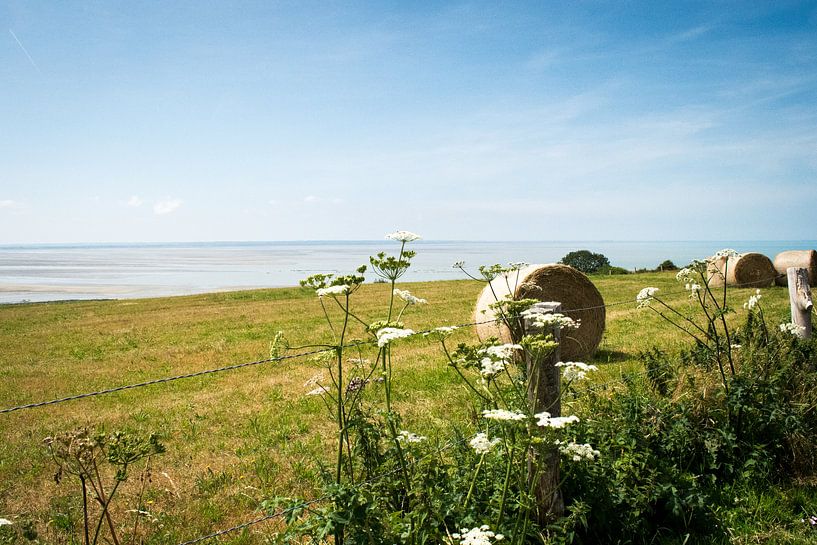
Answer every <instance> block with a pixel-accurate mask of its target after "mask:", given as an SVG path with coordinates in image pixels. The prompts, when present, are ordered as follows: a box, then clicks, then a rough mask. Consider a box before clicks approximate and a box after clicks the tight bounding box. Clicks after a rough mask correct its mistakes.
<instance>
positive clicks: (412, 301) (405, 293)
mask: <svg viewBox="0 0 817 545" xmlns="http://www.w3.org/2000/svg"><path fill="white" fill-rule="evenodd" d="M394 294H395V295H396V296H397V297H399V298H400V299H402V300H403V301H405V302H406V303H408V304H409V305H425V304H426V303H428V301H426V300H425V299H421V298H419V297H415V296H413V295H412V294H411V293H410V292H409V290H401V289H397V288H394Z"/></svg>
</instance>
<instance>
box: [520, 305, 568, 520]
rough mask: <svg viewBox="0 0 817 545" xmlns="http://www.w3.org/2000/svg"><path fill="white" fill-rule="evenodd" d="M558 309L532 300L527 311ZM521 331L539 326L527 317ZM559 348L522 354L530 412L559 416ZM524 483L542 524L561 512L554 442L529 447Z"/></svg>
mask: <svg viewBox="0 0 817 545" xmlns="http://www.w3.org/2000/svg"><path fill="white" fill-rule="evenodd" d="M561 309H562V304H561V303H544V302H543V303H536V304H534V305H533V306H532V307H531V310H532V311H533V312H535V313H539V314H551V313H557V312H559V311H560V310H561ZM523 328H524V329H523V330H524V332H525V333H526V334H534V333H540V332H541V328H537V326H536V325H535V324H534V323H533V320H531V319H525V322H524V324H523ZM552 334H553V338H554V340H555V341H556V342H559V340H560V338H561V334H560V329H559V327H558V326H556V327H554V328H553V331H552ZM559 358H560V350H559V347H558V346H557V347H556V349H555V350H554V351H553V352H552V353H551V354H549V355H548V356H545V357H541V358H537V357H535V355H532V354H526V355H525V365H526V367H527V372H528V403H529V405H530V408H531V410H532V411H533V413H534V414H536V413H540V412H542V411H547V412H549V413H550V415H551V416H561V415H562V408H561V401H560V396H561V375H560V374H559V368H558V367H555V364H556V363H557V362H558V361H559ZM528 483H529V484H530V485H531V486H532V487H533V490H534V494H535V496H536V506H537V509H536V512H535V516H536V519H537V521H538V522H539V523H540V524H542V525H544V524H547V523H549V522H552V521H553V519H554V518H559V517H561V516H562V515H563V514H564V509H565V506H564V500H563V499H562V492H561V490H559V450H558V449H557V448H556V445H545V446H544V447H539V448H538V449H534V450H531V452H530V453H529V456H528Z"/></svg>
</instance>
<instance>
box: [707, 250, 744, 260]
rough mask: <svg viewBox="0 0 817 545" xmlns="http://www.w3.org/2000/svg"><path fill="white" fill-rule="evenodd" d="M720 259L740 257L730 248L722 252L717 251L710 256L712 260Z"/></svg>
mask: <svg viewBox="0 0 817 545" xmlns="http://www.w3.org/2000/svg"><path fill="white" fill-rule="evenodd" d="M722 257H725V258H727V259H728V258H730V257H740V254H739V253H738V252H737V251H735V250H733V249H732V248H724V249H723V250H718V251H717V252H715V255H713V256H712V259H720V258H722Z"/></svg>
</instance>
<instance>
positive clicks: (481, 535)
mask: <svg viewBox="0 0 817 545" xmlns="http://www.w3.org/2000/svg"><path fill="white" fill-rule="evenodd" d="M451 537H453V538H454V539H458V540H459V542H460V545H491V543H492V542H491V540H492V539H493V540H494V541H493V542H497V541H502V540H503V539H505V536H503V535H502V534H495V533H493V532H492V531H491V527H490V526H488V525H487V524H483V525H482V526H480V527H479V528H471V529H470V530H469V529H468V528H463V529H461V530H460V533H457V534H451Z"/></svg>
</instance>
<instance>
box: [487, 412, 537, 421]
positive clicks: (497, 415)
mask: <svg viewBox="0 0 817 545" xmlns="http://www.w3.org/2000/svg"><path fill="white" fill-rule="evenodd" d="M482 416H483V418H488V419H489V420H504V421H508V422H515V421H520V420H526V419H527V418H528V417H527V416H525V414H524V413H520V412H517V411H507V410H505V409H485V410H484V411H482Z"/></svg>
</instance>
